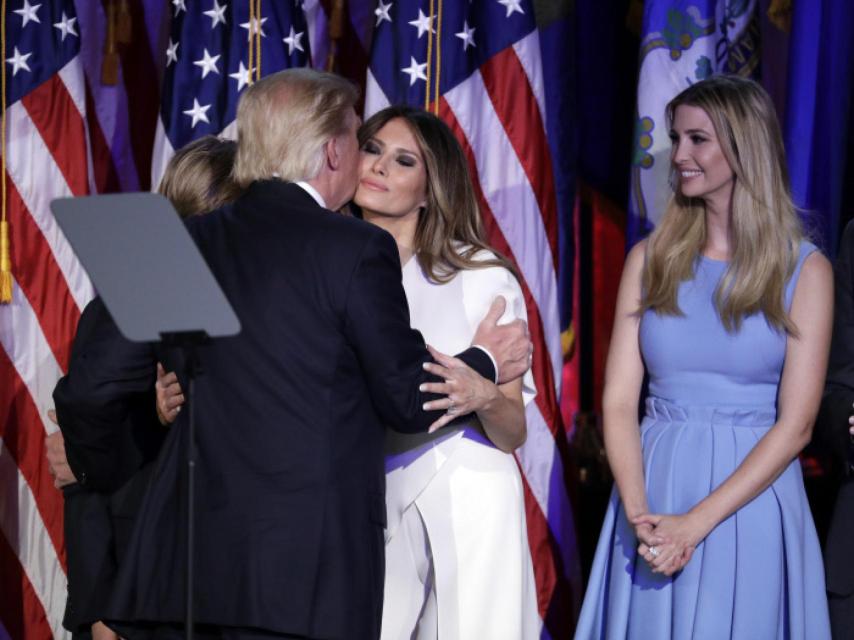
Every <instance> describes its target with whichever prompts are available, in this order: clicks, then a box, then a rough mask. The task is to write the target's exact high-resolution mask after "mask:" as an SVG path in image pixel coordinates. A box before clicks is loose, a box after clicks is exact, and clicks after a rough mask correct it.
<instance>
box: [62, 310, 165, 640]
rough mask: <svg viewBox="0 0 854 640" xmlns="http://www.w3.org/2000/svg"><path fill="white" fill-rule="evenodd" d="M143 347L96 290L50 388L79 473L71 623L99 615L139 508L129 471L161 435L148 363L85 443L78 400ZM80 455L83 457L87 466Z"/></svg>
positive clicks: (69, 503) (71, 498)
mask: <svg viewBox="0 0 854 640" xmlns="http://www.w3.org/2000/svg"><path fill="white" fill-rule="evenodd" d="M140 350H141V351H142V352H143V353H145V354H147V353H148V351H149V349H148V347H146V346H144V345H135V344H133V343H130V342H128V341H127V340H125V339H124V338H122V336H121V335H120V334H119V333H118V332H117V331H116V329H115V325H113V324H112V321H110V318H109V314H108V313H107V310H106V308H105V307H104V305H103V303H102V301H101V300H100V298H96V299H95V300H93V301H92V302H90V303H89V305H87V306H86V308H85V309H84V310H83V313H82V314H81V316H80V322H79V324H78V326H77V334H76V336H75V339H74V345H73V348H72V351H71V362H70V366H69V369H68V374H67V375H66V376H65V377H63V378H62V379H61V380H60V381H59V383H58V384H57V386H56V389H55V390H54V401H55V403H56V407H57V414H58V418H59V422H60V424H61V425H63V427H64V429H63V431H64V433H65V437H66V439H67V440H66V449H67V455H68V457H69V458H70V464H71V466H72V469H74V470H76V471H77V472H78V473H79V476H78V477H79V480H80V481H79V482H77V483H75V484H72V485H69V486H67V487H65V488H64V489H63V494H64V497H65V514H64V521H65V545H66V550H67V557H68V600H67V602H66V609H65V617H64V619H63V624H64V626H65V627H66V628H67V629H69V630H71V631H81V630H85V629H88V627H89V626H91V624H92V623H93V622H94V621H95V620H97V619H98V616H97V613H96V611H97V608H98V603H99V601H101V600H102V599H103V598H104V595H103V593H102V594H101V595H100V596H99V595H98V593H97V592H98V591H99V590H101V591H104V592H105V593H108V588H109V587H108V585H109V580H110V577H111V576H112V573H113V572H114V570H115V566H116V561H117V558H118V557H119V556H120V555H121V553H122V550H123V547H124V546H125V545H126V541H127V536H128V526H127V523H128V518H127V514H132V513H134V512H135V511H136V509H137V508H138V503H139V499H138V497H137V496H138V494H139V488H138V484H139V483H138V482H136V481H134V482H131V477H132V476H134V475H135V474H136V472H137V471H138V470H139V469H141V468H142V467H143V466H144V465H145V464H147V463H148V462H150V461H151V460H153V459H154V457H155V456H156V454H157V451H158V450H159V448H160V444H161V443H162V441H163V436H164V435H165V430H164V429H163V427H162V426H161V425H160V423H159V422H158V421H157V417H156V411H155V405H154V402H155V397H154V393H153V390H152V389H151V388H150V385H151V381H152V380H153V379H154V371H153V370H149V369H148V368H146V370H145V374H146V375H145V376H140V382H141V384H140V386H139V390H138V392H137V393H130V394H129V395H128V396H127V402H126V403H124V404H123V405H122V406H121V407H115V413H113V414H112V415H110V416H109V421H108V422H105V423H103V427H104V428H103V429H102V430H101V431H100V435H99V436H98V437H97V438H92V439H90V440H89V441H88V443H81V442H80V441H79V440H76V439H75V436H76V434H77V433H78V432H79V426H80V425H76V424H75V420H76V416H77V415H85V414H86V413H87V412H86V410H85V408H84V407H81V406H80V403H89V402H93V403H98V402H100V401H101V399H103V398H104V397H105V396H108V395H110V394H111V393H112V391H111V390H110V389H109V388H108V387H106V386H105V385H103V384H101V381H102V380H105V379H108V378H105V376H110V375H114V374H115V373H116V372H117V371H118V369H117V368H116V367H117V365H119V366H120V367H121V368H122V369H125V367H126V366H127V364H126V359H127V356H128V355H131V354H133V353H134V352H138V351H140ZM90 435H91V433H90ZM81 445H82V446H81ZM87 446H88V448H87ZM81 457H83V458H86V459H87V460H88V463H87V464H86V465H85V468H84V466H82V465H81V463H80V459H81ZM87 469H91V471H87Z"/></svg>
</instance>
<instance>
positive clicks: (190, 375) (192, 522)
mask: <svg viewBox="0 0 854 640" xmlns="http://www.w3.org/2000/svg"><path fill="white" fill-rule="evenodd" d="M186 356H187V362H186V370H187V380H188V383H187V389H188V391H189V400H188V404H189V406H188V410H189V423H190V424H189V426H188V430H187V437H188V439H189V442H188V443H187V603H186V605H187V615H186V621H185V624H186V638H187V640H193V624H194V610H193V609H194V589H195V584H194V579H195V566H194V559H195V539H196V519H195V504H196V501H195V498H196V496H195V493H196V474H195V472H196V411H195V399H196V389H195V385H196V373H197V368H196V350H195V346H192V345H191V346H188V347H187V348H186Z"/></svg>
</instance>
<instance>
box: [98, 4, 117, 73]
mask: <svg viewBox="0 0 854 640" xmlns="http://www.w3.org/2000/svg"><path fill="white" fill-rule="evenodd" d="M116 21H117V16H116V3H115V0H110V1H109V2H108V3H107V35H106V37H105V39H104V60H103V62H102V63H101V83H102V84H110V85H113V84H118V82H119V52H118V49H117V47H116Z"/></svg>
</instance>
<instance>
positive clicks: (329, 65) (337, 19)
mask: <svg viewBox="0 0 854 640" xmlns="http://www.w3.org/2000/svg"><path fill="white" fill-rule="evenodd" d="M343 37H344V0H334V2H333V3H332V11H331V12H330V16H329V54H328V55H327V56H326V70H327V71H334V70H335V61H336V59H337V57H338V47H339V43H340V42H341V38H343Z"/></svg>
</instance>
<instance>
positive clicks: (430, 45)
mask: <svg viewBox="0 0 854 640" xmlns="http://www.w3.org/2000/svg"><path fill="white" fill-rule="evenodd" d="M434 2H435V0H430V17H429V18H428V22H427V73H426V74H425V75H426V76H427V82H426V83H425V84H426V86H425V88H424V111H430V80H431V78H432V77H433V72H432V65H431V63H432V61H433V29H432V28H431V22H430V21H432V20H433V15H434V6H433V3H434ZM419 15H421V14H419Z"/></svg>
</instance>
